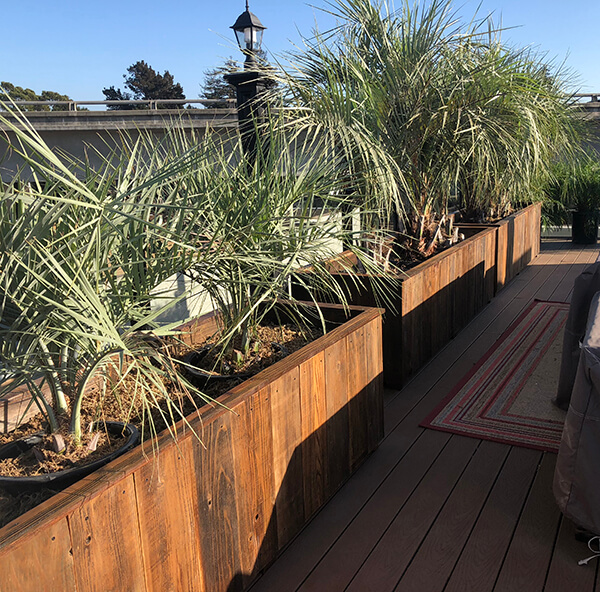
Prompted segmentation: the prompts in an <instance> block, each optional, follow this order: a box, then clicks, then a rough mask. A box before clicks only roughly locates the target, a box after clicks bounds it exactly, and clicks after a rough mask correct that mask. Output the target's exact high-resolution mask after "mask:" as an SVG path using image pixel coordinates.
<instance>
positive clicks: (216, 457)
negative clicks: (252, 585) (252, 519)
mask: <svg viewBox="0 0 600 592" xmlns="http://www.w3.org/2000/svg"><path fill="white" fill-rule="evenodd" d="M232 421H233V419H232V414H231V412H227V413H226V414H224V415H222V416H220V418H219V420H218V421H212V422H210V423H208V424H207V425H206V426H205V427H204V434H203V442H204V445H203V444H200V443H199V442H198V441H197V440H196V439H192V440H191V442H192V448H193V456H194V465H195V467H196V472H197V474H198V475H199V476H200V478H199V479H198V480H197V481H196V486H197V500H198V505H197V514H198V524H199V529H200V557H201V558H202V569H203V571H204V581H205V582H206V585H207V586H208V589H209V590H210V592H221V591H223V592H225V591H226V590H227V592H235V591H236V590H241V589H242V586H243V572H242V565H241V555H242V552H241V544H240V534H239V526H238V525H239V519H238V510H237V495H238V494H237V486H236V475H235V465H234V461H233V437H232V428H231V422H232Z"/></svg>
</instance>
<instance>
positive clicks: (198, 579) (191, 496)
mask: <svg viewBox="0 0 600 592" xmlns="http://www.w3.org/2000/svg"><path fill="white" fill-rule="evenodd" d="M191 439H192V437H187V438H185V439H183V440H181V441H180V442H179V449H177V448H176V447H174V446H170V447H167V448H166V449H164V450H162V452H161V454H160V455H159V457H158V458H157V459H156V460H155V461H154V460H153V461H152V462H149V463H147V464H145V465H144V466H143V467H142V468H141V469H140V470H139V471H136V472H135V473H134V480H135V487H136V492H137V499H138V506H139V514H140V532H141V538H142V549H143V555H144V566H145V571H146V581H147V582H148V590H149V591H152V592H163V591H164V592H167V591H169V592H171V591H173V592H175V591H176V590H198V591H200V592H202V591H204V590H207V587H206V584H205V582H204V579H203V570H202V556H201V549H200V534H199V525H198V518H197V511H196V510H197V506H198V499H197V496H198V492H197V489H196V481H197V479H198V478H199V475H197V473H196V470H195V467H194V462H193V461H194V455H193V449H192V441H191Z"/></svg>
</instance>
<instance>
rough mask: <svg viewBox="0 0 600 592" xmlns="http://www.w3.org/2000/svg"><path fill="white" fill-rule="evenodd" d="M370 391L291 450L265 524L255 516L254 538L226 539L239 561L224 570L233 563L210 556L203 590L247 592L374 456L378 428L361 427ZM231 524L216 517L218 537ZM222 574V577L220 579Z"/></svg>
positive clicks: (261, 518)
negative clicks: (208, 583)
mask: <svg viewBox="0 0 600 592" xmlns="http://www.w3.org/2000/svg"><path fill="white" fill-rule="evenodd" d="M370 388H371V387H370V386H369V387H367V389H365V392H364V394H362V395H361V396H360V397H358V398H357V400H356V401H354V402H353V403H349V404H348V405H346V406H345V407H343V408H342V409H340V411H338V413H336V414H335V416H333V417H332V418H331V419H330V420H329V421H327V422H326V424H324V425H322V426H321V427H320V428H319V429H318V430H316V431H315V432H314V433H313V434H311V435H310V436H309V437H308V438H306V439H305V440H303V441H302V442H301V444H300V445H298V446H297V447H296V448H295V449H294V450H293V453H292V454H291V456H290V457H289V462H288V463H287V467H286V470H285V473H284V474H283V476H282V477H278V476H277V471H276V470H275V475H274V477H275V481H276V482H280V485H279V489H278V493H277V497H276V499H275V502H274V504H273V511H272V512H271V513H270V517H269V519H268V522H267V523H266V525H265V523H264V522H263V521H262V520H263V518H264V516H263V515H260V513H256V514H254V516H253V517H254V520H255V529H256V530H255V532H256V534H255V537H248V538H246V539H243V538H241V539H240V540H239V541H238V540H236V537H235V533H231V542H230V544H231V545H232V547H234V548H235V547H237V546H238V545H239V546H240V548H241V549H242V553H241V556H240V557H241V559H242V561H240V562H237V561H235V560H234V562H233V564H231V563H229V564H227V563H226V564H225V566H224V565H223V562H226V561H227V560H228V559H229V560H230V561H231V559H233V558H231V557H230V558H227V557H223V556H221V557H219V556H216V555H215V556H214V557H213V558H212V561H211V563H212V564H213V565H214V566H215V572H214V573H213V574H209V577H208V581H212V582H217V583H216V584H215V585H214V587H213V586H208V587H207V589H208V590H211V591H212V590H215V591H216V592H218V591H223V592H225V591H226V592H243V591H244V590H247V589H248V588H249V587H250V586H251V584H253V583H254V582H255V581H256V579H257V578H258V577H260V576H261V575H262V574H263V573H264V572H265V571H266V570H267V569H268V568H269V567H270V566H271V565H272V564H273V563H274V562H275V561H276V559H277V557H278V556H279V555H281V553H282V551H283V550H285V548H286V547H287V546H288V545H289V544H290V543H291V542H292V541H293V540H294V539H295V537H296V536H297V535H298V534H299V533H300V532H301V531H302V529H303V528H304V526H305V525H306V524H307V523H308V521H309V520H310V519H311V518H312V517H314V515H315V514H316V513H317V512H318V511H319V509H320V508H321V507H322V506H323V505H324V504H325V503H326V502H327V501H328V500H330V499H331V498H332V497H333V495H334V494H335V493H336V492H337V491H338V490H339V489H340V487H342V486H343V485H344V484H345V483H346V481H347V480H348V478H349V476H350V475H351V474H352V473H354V472H355V471H356V469H357V468H358V467H359V466H360V465H361V464H362V463H363V462H364V461H365V460H366V459H367V458H368V456H369V455H370V454H371V452H373V451H374V449H375V448H376V446H377V445H378V443H379V440H380V439H381V438H382V436H383V434H382V431H381V428H380V427H378V426H375V425H373V424H371V425H369V426H366V425H362V426H361V425H360V423H361V420H360V417H361V415H363V414H364V413H365V412H366V410H365V409H364V405H365V404H368V403H367V399H368V391H369V390H370ZM351 434H352V436H351ZM361 451H362V452H361ZM230 519H231V516H226V515H225V514H221V516H220V525H219V526H221V532H224V530H223V527H226V525H227V523H228V521H229V520H230ZM246 554H247V556H246V565H244V556H245V555H246ZM233 568H235V571H234V569H233ZM224 569H226V570H227V574H223V573H221V572H222V571H223V570H224ZM215 578H216V579H215ZM227 582H228V584H226V583H227Z"/></svg>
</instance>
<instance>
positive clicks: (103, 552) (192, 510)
mask: <svg viewBox="0 0 600 592" xmlns="http://www.w3.org/2000/svg"><path fill="white" fill-rule="evenodd" d="M324 312H325V314H326V317H327V318H328V319H330V320H332V321H339V320H340V319H341V317H342V309H341V307H335V306H332V307H326V309H324ZM381 312H382V311H381V310H378V309H365V308H359V307H355V308H353V310H352V311H351V313H352V318H350V320H348V321H346V322H344V323H343V324H339V326H337V328H335V329H333V330H331V331H330V332H328V333H327V335H325V336H323V337H321V338H319V339H317V340H316V341H314V342H312V343H311V344H309V345H307V346H305V347H304V348H302V349H301V350H299V351H297V352H295V353H293V354H291V355H290V356H288V357H287V358H285V359H284V360H281V361H280V362H278V363H276V364H274V365H273V366H271V367H270V368H267V369H266V370H264V371H262V372H261V373H260V374H257V375H256V376H255V377H253V378H251V379H249V380H247V381H245V382H244V383H242V384H240V385H238V386H237V387H235V388H233V389H232V390H231V391H229V392H228V393H226V394H225V395H223V396H222V397H221V398H220V402H221V403H222V404H223V405H226V406H227V408H228V409H226V408H224V407H221V406H218V407H216V406H215V407H209V406H206V407H204V408H203V409H202V410H201V412H202V413H201V415H202V420H199V419H198V418H197V417H196V416H194V417H190V422H191V424H192V425H193V427H194V429H195V430H197V431H198V433H199V434H200V435H201V437H202V440H203V443H204V445H202V444H200V443H199V442H198V440H197V439H196V438H195V437H194V436H193V435H192V434H191V432H190V430H189V429H188V430H187V431H186V430H184V429H183V428H182V426H181V425H179V427H178V432H179V437H178V441H177V443H175V442H174V441H173V440H172V439H171V437H170V436H169V435H168V434H167V433H163V434H161V435H160V436H159V438H158V446H159V452H158V454H157V455H156V457H153V449H152V444H151V443H146V444H145V445H143V446H141V447H138V448H137V449H134V450H132V451H130V452H129V453H127V454H126V455H124V456H123V457H121V458H119V459H117V460H115V461H113V462H111V463H110V464H108V465H106V466H105V467H104V468H102V469H100V470H98V471H96V472H95V473H93V474H92V475H90V476H88V477H86V478H84V479H82V480H81V481H79V482H78V483H76V484H74V485H72V486H71V487H69V488H67V489H66V490H64V491H63V492H61V493H59V494H57V495H55V496H54V497H52V498H51V499H49V500H47V501H46V502H44V503H43V504H41V505H40V506H38V507H36V508H34V509H33V510H30V511H29V512H27V513H26V514H24V515H23V516H21V517H19V518H17V519H16V520H14V521H13V522H11V523H10V524H8V525H6V526H5V527H4V528H2V529H0V565H1V566H2V568H1V569H0V590H19V591H21V592H27V591H30V590H31V591H36V592H37V591H40V590H77V591H78V592H84V591H85V592H88V591H91V590H99V591H100V590H102V591H105V590H127V591H136V590H144V591H150V590H156V591H157V592H158V591H160V592H163V591H166V590H199V591H204V590H206V591H210V592H220V591H223V592H225V591H228V592H233V591H235V590H243V589H245V588H246V587H247V586H248V585H249V584H250V583H251V582H252V580H253V579H254V578H255V577H256V576H257V575H258V573H259V572H260V571H261V570H262V569H263V568H264V567H266V566H267V565H268V564H269V563H271V562H272V561H273V560H274V559H275V557H276V556H277V555H278V553H279V552H280V551H281V549H282V548H283V547H285V545H287V544H288V543H289V542H290V540H291V539H292V538H293V537H294V536H295V535H296V534H297V533H298V532H299V531H300V530H301V529H302V527H303V526H304V525H305V524H306V522H307V521H308V520H309V519H310V518H311V516H313V515H314V514H315V512H316V511H317V510H318V509H319V508H320V507H321V506H322V505H323V504H324V503H325V502H326V501H327V500H328V499H329V498H330V497H331V496H332V495H333V494H334V493H335V491H336V490H337V489H338V488H339V487H340V486H341V485H342V484H343V483H344V482H345V481H346V480H347V479H348V477H349V476H350V475H351V473H352V472H353V471H354V470H355V469H356V468H357V467H358V466H359V464H360V463H361V462H362V461H363V460H364V459H365V458H366V457H367V455H368V454H369V453H370V452H372V451H373V450H374V449H375V448H376V446H377V445H378V443H379V441H380V440H381V438H382V435H383V406H382V380H381V378H382V356H381ZM187 329H188V330H189V333H188V341H189V342H190V343H194V342H195V341H200V340H201V339H202V337H203V336H204V335H206V334H209V333H212V332H214V329H215V321H214V317H207V318H203V319H202V320H201V321H197V322H195V323H193V324H190V325H189V326H188V327H187Z"/></svg>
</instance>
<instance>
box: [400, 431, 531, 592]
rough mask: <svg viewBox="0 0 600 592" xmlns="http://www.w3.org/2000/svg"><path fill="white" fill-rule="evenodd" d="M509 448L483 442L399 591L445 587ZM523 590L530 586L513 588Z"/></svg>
mask: <svg viewBox="0 0 600 592" xmlns="http://www.w3.org/2000/svg"><path fill="white" fill-rule="evenodd" d="M509 449H510V447H509V446H506V445H502V444H496V443H494V442H482V443H481V445H480V446H479V448H478V449H477V452H476V453H475V455H474V456H473V458H472V460H471V462H470V463H469V465H468V467H467V469H466V470H465V472H464V474H463V475H461V477H460V481H459V483H458V485H457V486H456V488H455V489H454V490H453V491H452V493H451V495H450V497H449V498H448V501H447V502H446V503H445V505H444V507H443V509H442V511H441V512H440V514H439V516H438V517H437V518H436V521H435V523H434V525H433V526H432V528H431V529H430V530H429V532H428V534H427V536H426V537H425V539H424V541H423V544H422V545H421V547H420V548H419V550H418V552H417V554H416V555H415V556H414V558H413V560H412V561H411V563H410V565H409V566H408V568H407V570H406V571H405V572H404V574H403V575H402V579H401V580H400V583H399V584H398V586H397V587H396V588H395V592H422V591H424V590H427V592H436V591H437V590H440V591H441V590H443V589H444V587H445V586H446V582H447V580H448V578H449V576H450V574H451V573H452V570H453V568H454V564H455V563H456V560H457V559H458V557H459V555H460V552H461V550H462V548H463V546H464V544H465V543H466V541H467V538H468V536H469V533H470V532H471V529H472V528H473V525H474V524H475V521H476V520H477V517H478V516H479V512H480V511H481V508H482V507H483V505H484V503H485V500H486V498H487V496H488V494H489V491H490V489H491V488H492V485H493V484H494V481H495V479H496V476H497V474H498V472H499V471H500V468H501V467H502V465H503V463H504V461H505V460H506V457H507V456H508V453H509ZM519 589H521V590H524V589H526V588H513V590H519Z"/></svg>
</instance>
